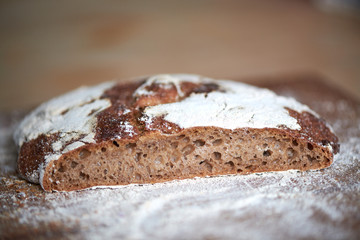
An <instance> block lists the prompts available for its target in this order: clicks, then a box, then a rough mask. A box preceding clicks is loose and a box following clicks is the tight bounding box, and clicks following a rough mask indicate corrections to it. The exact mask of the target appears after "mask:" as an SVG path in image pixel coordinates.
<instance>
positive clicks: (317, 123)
mask: <svg viewBox="0 0 360 240" xmlns="http://www.w3.org/2000/svg"><path fill="white" fill-rule="evenodd" d="M287 110H288V111H289V114H290V116H292V117H293V118H296V120H297V121H298V123H299V125H300V126H301V131H289V134H290V135H292V136H294V137H295V138H301V139H304V140H307V141H310V142H313V143H316V144H318V145H322V146H327V145H328V144H330V146H331V147H332V149H333V152H334V154H336V153H338V152H339V151H340V144H339V142H338V141H339V139H338V138H337V137H336V136H335V134H334V133H333V132H331V130H330V129H329V127H328V126H327V125H326V122H325V120H324V119H322V118H320V119H319V118H317V117H315V116H314V115H313V114H311V113H309V112H302V113H298V112H296V111H294V110H292V109H289V108H287Z"/></svg>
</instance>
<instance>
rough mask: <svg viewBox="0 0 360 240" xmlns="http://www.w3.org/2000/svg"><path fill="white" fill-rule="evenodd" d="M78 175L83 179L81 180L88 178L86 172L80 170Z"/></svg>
mask: <svg viewBox="0 0 360 240" xmlns="http://www.w3.org/2000/svg"><path fill="white" fill-rule="evenodd" d="M79 177H80V178H81V179H83V180H85V179H86V180H89V178H90V176H89V175H88V174H85V173H83V172H80V175H79Z"/></svg>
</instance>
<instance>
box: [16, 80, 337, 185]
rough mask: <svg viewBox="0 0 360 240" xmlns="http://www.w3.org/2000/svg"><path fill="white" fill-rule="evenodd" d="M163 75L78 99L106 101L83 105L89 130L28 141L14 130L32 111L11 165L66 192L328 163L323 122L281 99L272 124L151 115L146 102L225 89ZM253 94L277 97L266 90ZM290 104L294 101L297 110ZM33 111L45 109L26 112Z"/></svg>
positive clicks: (329, 135) (329, 140)
mask: <svg viewBox="0 0 360 240" xmlns="http://www.w3.org/2000/svg"><path fill="white" fill-rule="evenodd" d="M171 77H172V78H171ZM169 78H170V79H171V80H170V81H169V79H166V77H164V76H163V75H160V77H159V76H154V77H151V78H143V79H140V80H137V81H133V82H129V83H121V84H120V83H118V84H113V85H112V86H111V87H107V88H106V89H103V90H102V91H100V94H98V95H97V96H92V98H90V99H88V100H87V102H86V104H88V105H91V104H94V105H95V103H96V102H97V101H104V102H105V101H108V102H109V104H107V105H103V106H102V107H99V105H95V106H96V107H97V109H95V108H94V109H91V108H88V109H86V111H87V112H86V114H87V116H88V117H89V119H87V118H84V119H86V121H88V122H95V124H92V125H91V126H92V131H93V132H92V133H88V132H86V131H85V132H81V131H79V132H77V134H75V135H71V138H68V139H67V140H66V141H63V139H64V134H65V133H64V132H62V130H61V129H58V130H56V129H55V131H52V132H42V133H40V134H38V135H37V136H36V137H34V138H32V139H30V140H29V138H30V137H29V136H30V134H28V133H26V132H25V131H24V130H22V129H21V127H23V128H24V126H27V125H26V124H28V122H29V121H30V120H31V118H33V117H34V116H30V117H28V118H27V120H26V119H25V120H24V122H25V123H23V124H22V125H20V130H18V132H17V133H16V134H15V138H16V140H17V142H18V144H19V158H18V172H19V173H20V175H21V176H22V177H23V178H25V179H27V180H29V181H32V182H35V183H40V184H41V185H42V187H43V188H44V190H46V191H71V190H79V189H84V188H88V187H92V186H98V185H124V184H130V183H138V184H144V183H156V182H164V181H170V180H175V179H185V178H192V177H203V176H215V175H224V174H248V173H254V172H265V171H284V170H289V169H297V170H301V171H305V170H310V169H321V168H325V167H328V166H330V164H331V163H332V161H333V156H334V154H336V153H337V152H338V151H339V143H338V138H337V137H336V136H335V134H334V133H333V132H332V130H331V128H330V127H329V126H328V125H327V124H326V122H325V121H324V120H323V119H321V118H320V117H318V116H317V115H316V113H314V112H312V111H311V110H310V109H308V108H307V107H306V106H302V105H300V104H299V105H296V104H298V103H296V104H293V103H292V104H289V105H285V106H282V105H281V106H280V109H283V110H284V111H285V113H286V114H287V115H286V117H288V118H287V119H289V121H290V120H291V122H287V121H284V122H282V118H279V119H280V120H278V122H275V123H278V124H276V125H274V127H266V125H265V127H251V126H256V124H255V125H250V126H245V127H235V128H226V127H225V128H224V127H222V126H207V125H206V124H204V126H196V125H194V126H190V127H183V126H181V123H180V124H179V122H176V121H169V119H167V117H169V116H170V115H171V113H168V112H166V114H162V115H154V116H152V115H151V111H149V109H150V110H154V109H155V110H157V109H156V108H157V107H158V106H161V107H162V106H166V107H168V106H170V107H171V106H172V105H171V104H173V103H182V102H184V101H187V100H189V99H191V98H193V97H194V96H203V97H204V98H207V96H209V98H211V96H213V95H214V94H220V95H221V96H227V95H226V94H228V92H230V90H229V88H227V86H228V85H226V84H228V83H226V84H222V83H219V82H217V81H215V80H211V79H208V78H201V77H198V78H196V77H195V75H184V76H182V75H180V76H179V75H175V77H174V76H173V75H172V76H170V77H169ZM189 78H191V79H190V80H189ZM159 79H160V80H159ZM194 79H195V80H194ZM231 84H235V85H231V86H236V84H237V83H231ZM224 86H225V87H224ZM250 88H251V87H250ZM250 90H251V91H254V92H255V93H257V91H259V92H261V91H262V90H260V89H259V90H258V89H252V88H251V89H250ZM261 93H264V94H265V95H266V94H270V97H274V98H277V97H276V96H273V95H271V94H273V93H268V92H261ZM231 96H232V95H231ZM266 96H267V95H266ZM60 100H61V99H60ZM280 100H283V99H282V98H281V99H280ZM290 100H291V99H290ZM290 100H289V99H285V102H286V101H290ZM276 101H279V100H276ZM291 101H293V100H291ZM82 104H83V103H82ZM204 104H206V102H205V103H204ZM82 106H83V105H81V107H82ZM293 106H295V107H298V106H300V107H299V109H300V110H299V109H292V108H291V107H293ZM74 109H76V108H74ZM161 110H162V111H163V109H161ZM68 111H73V108H69V109H65V110H63V111H62V112H60V113H58V115H65V116H66V115H67V114H71V112H70V113H68ZM147 111H148V112H147ZM265 111H266V110H265ZM35 112H36V110H35ZM39 112H46V110H39V111H38V113H36V114H37V115H36V114H33V115H36V116H38V115H39ZM255 114H256V113H254V115H253V116H255V119H256V115H255ZM281 114H284V113H281ZM44 115H45V116H46V114H44ZM194 117H195V116H194ZM204 117H206V116H204ZM210 117H211V116H210ZM29 119H30V120H29ZM94 119H95V120H96V121H94ZM173 119H174V118H173ZM250 120H252V119H250ZM270 120H271V119H270ZM239 121H240V120H239ZM204 122H206V120H204ZM293 122H294V123H295V124H293ZM283 123H285V124H283ZM64 124H66V123H64ZM28 125H29V124H28ZM88 125H89V124H88ZM270 126H273V125H270ZM66 134H67V135H66ZM66 134H65V136H68V135H69V133H68V132H67V133H66ZM89 136H92V138H90V137H89ZM24 139H25V140H24ZM89 139H90V140H89ZM59 145H60V146H59Z"/></svg>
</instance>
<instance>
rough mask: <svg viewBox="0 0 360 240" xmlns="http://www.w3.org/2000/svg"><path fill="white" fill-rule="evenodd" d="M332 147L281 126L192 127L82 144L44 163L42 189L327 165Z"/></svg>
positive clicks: (302, 169) (317, 167)
mask: <svg viewBox="0 0 360 240" xmlns="http://www.w3.org/2000/svg"><path fill="white" fill-rule="evenodd" d="M332 159H333V151H332V150H331V147H330V146H322V145H320V144H316V143H313V142H311V141H308V140H306V139H304V138H298V137H297V136H296V132H294V131H288V130H284V129H270V128H268V129H253V128H244V129H236V130H228V129H221V128H216V127H194V128H189V129H183V130H182V131H180V132H179V133H176V134H171V135H166V134H161V133H159V132H149V133H148V134H145V135H143V136H141V137H140V138H139V139H137V140H136V141H134V142H129V141H124V140H111V141H106V142H102V143H98V144H88V145H85V146H83V147H80V148H78V149H75V150H73V151H71V152H68V153H66V154H64V155H62V156H61V157H60V158H59V159H58V160H56V161H52V162H51V163H50V164H48V165H47V166H46V169H45V173H44V175H43V178H42V179H41V182H40V183H41V184H42V186H43V188H44V189H45V190H46V191H54V190H55V191H71V190H79V189H84V188H88V187H93V186H102V185H125V184H130V183H135V184H144V183H157V182H164V181H170V180H176V179H186V178H193V177H202V176H214V175H227V174H249V173H255V172H268V171H284V170H290V169H297V170H301V171H305V170H310V169H313V170H315V169H321V168H325V167H328V166H330V164H331V163H332Z"/></svg>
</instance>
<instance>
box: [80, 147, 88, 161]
mask: <svg viewBox="0 0 360 240" xmlns="http://www.w3.org/2000/svg"><path fill="white" fill-rule="evenodd" d="M90 155H91V152H90V151H89V150H87V149H86V148H84V149H82V150H81V151H80V152H79V157H80V159H84V158H87V157H88V156H90Z"/></svg>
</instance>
